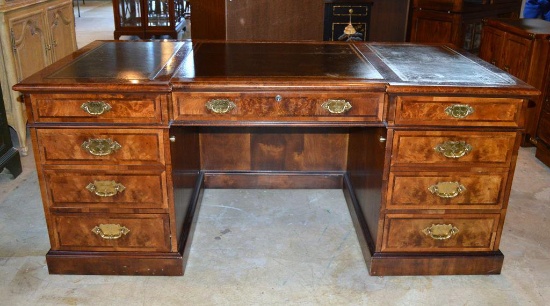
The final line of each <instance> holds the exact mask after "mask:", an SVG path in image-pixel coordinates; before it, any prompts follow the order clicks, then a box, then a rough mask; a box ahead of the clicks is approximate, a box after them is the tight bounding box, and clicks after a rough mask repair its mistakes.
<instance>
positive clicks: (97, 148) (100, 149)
mask: <svg viewBox="0 0 550 306" xmlns="http://www.w3.org/2000/svg"><path fill="white" fill-rule="evenodd" d="M82 148H83V149H84V150H86V152H88V153H90V154H92V155H95V156H105V155H109V154H113V153H114V152H116V151H117V150H119V149H120V148H122V146H121V145H120V144H119V143H118V142H116V141H114V140H111V139H89V140H87V141H84V142H83V143H82Z"/></svg>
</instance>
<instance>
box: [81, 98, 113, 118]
mask: <svg viewBox="0 0 550 306" xmlns="http://www.w3.org/2000/svg"><path fill="white" fill-rule="evenodd" d="M80 108H81V109H83V110H84V111H85V112H87V113H88V114H90V115H92V116H99V115H102V114H104V113H106V112H108V111H110V110H111V109H112V107H111V105H109V103H107V102H104V101H88V102H84V103H82V105H81V106H80Z"/></svg>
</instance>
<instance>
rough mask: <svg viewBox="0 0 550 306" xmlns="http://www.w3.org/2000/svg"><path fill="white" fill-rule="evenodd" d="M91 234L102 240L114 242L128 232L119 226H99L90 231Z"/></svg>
mask: <svg viewBox="0 0 550 306" xmlns="http://www.w3.org/2000/svg"><path fill="white" fill-rule="evenodd" d="M92 232H93V233H95V234H96V235H99V237H101V238H103V239H107V240H114V239H119V238H120V237H122V236H124V235H126V234H128V233H129V232H130V230H129V229H128V228H127V227H125V226H122V225H120V224H99V225H97V226H96V227H94V228H93V229H92Z"/></svg>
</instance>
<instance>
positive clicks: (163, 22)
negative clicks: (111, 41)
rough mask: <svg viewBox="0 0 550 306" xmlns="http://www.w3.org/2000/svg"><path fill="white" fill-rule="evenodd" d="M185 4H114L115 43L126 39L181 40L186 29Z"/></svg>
mask: <svg viewBox="0 0 550 306" xmlns="http://www.w3.org/2000/svg"><path fill="white" fill-rule="evenodd" d="M186 2H187V1H184V0H170V1H169V0H113V12H114V18H115V32H114V36H115V39H119V38H120V36H122V35H133V36H139V37H140V38H142V39H149V38H151V37H153V36H160V35H169V36H170V37H172V38H178V33H180V32H181V31H182V30H183V28H184V26H185V18H184V14H185V10H186Z"/></svg>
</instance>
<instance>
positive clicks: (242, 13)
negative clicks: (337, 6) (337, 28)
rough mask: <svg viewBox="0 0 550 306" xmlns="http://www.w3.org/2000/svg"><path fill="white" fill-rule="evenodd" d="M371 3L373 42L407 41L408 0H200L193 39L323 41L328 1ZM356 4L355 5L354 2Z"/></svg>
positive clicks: (193, 19) (194, 4) (195, 11)
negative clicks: (325, 8)
mask: <svg viewBox="0 0 550 306" xmlns="http://www.w3.org/2000/svg"><path fill="white" fill-rule="evenodd" d="M335 2H345V3H358V2H362V3H368V2H370V3H372V9H371V12H370V13H371V15H370V33H369V40H371V41H397V42H399V41H405V35H406V29H407V16H408V13H409V0H363V1H356V0H349V1H336V0H325V1H322V0H302V1H296V0H278V1H269V0H232V1H230V0H208V1H206V0H197V1H193V2H192V10H193V12H192V14H191V23H192V25H193V31H192V33H191V35H192V37H193V39H227V40H269V41H285V40H286V41H296V40H315V41H321V40H323V29H324V20H325V19H324V18H325V16H324V7H325V3H335ZM354 5H355V4H354Z"/></svg>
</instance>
